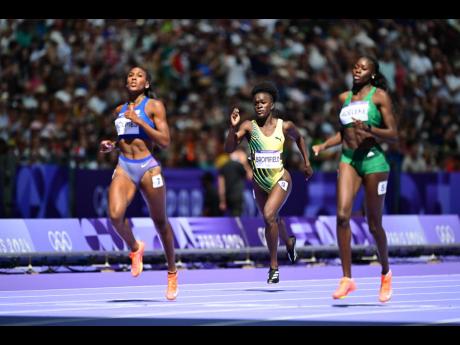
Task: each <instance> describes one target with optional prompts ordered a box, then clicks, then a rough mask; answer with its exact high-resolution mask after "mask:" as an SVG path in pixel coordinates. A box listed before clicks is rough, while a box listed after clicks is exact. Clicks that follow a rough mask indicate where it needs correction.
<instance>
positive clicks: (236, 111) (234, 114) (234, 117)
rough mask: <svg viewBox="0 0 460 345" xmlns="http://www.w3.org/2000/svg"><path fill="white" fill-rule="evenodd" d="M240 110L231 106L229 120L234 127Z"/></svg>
mask: <svg viewBox="0 0 460 345" xmlns="http://www.w3.org/2000/svg"><path fill="white" fill-rule="evenodd" d="M240 119H241V118H240V110H239V109H238V108H233V111H232V113H231V114H230V122H231V124H232V127H233V128H235V127H236V126H238V124H239V123H240Z"/></svg>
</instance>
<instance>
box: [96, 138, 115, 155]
mask: <svg viewBox="0 0 460 345" xmlns="http://www.w3.org/2000/svg"><path fill="white" fill-rule="evenodd" d="M114 148H115V145H114V144H113V142H112V141H111V140H102V141H101V143H100V145H99V150H100V151H101V152H102V153H109V152H111V151H112V150H113V149H114Z"/></svg>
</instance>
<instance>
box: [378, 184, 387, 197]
mask: <svg viewBox="0 0 460 345" xmlns="http://www.w3.org/2000/svg"><path fill="white" fill-rule="evenodd" d="M387 183H388V181H382V182H379V184H378V186H377V194H378V195H383V194H385V193H386V192H387Z"/></svg>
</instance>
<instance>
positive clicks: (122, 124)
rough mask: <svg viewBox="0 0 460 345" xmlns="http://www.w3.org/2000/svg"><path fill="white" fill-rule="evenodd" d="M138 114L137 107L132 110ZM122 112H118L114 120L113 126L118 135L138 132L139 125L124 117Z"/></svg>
mask: <svg viewBox="0 0 460 345" xmlns="http://www.w3.org/2000/svg"><path fill="white" fill-rule="evenodd" d="M134 112H135V113H136V115H137V116H139V113H140V111H139V110H138V109H137V110H135V111H134ZM123 115H124V113H120V114H119V115H118V116H119V117H118V118H117V119H116V120H115V127H116V129H117V134H118V135H126V134H139V126H138V125H136V124H135V123H134V122H132V121H131V120H128V119H127V118H125V117H124V116H123Z"/></svg>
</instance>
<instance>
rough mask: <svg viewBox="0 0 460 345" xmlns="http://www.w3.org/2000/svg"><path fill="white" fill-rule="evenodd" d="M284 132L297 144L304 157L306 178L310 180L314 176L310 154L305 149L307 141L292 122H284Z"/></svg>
mask: <svg viewBox="0 0 460 345" xmlns="http://www.w3.org/2000/svg"><path fill="white" fill-rule="evenodd" d="M283 132H284V133H286V134H287V135H288V136H289V137H290V138H291V139H292V140H294V141H295V143H296V144H297V147H298V148H299V151H300V154H301V155H302V157H303V161H304V169H303V170H304V173H305V177H306V179H307V180H308V179H309V178H310V177H311V176H312V175H313V169H312V167H311V165H310V160H309V159H308V153H307V150H306V149H305V140H304V138H303V136H302V135H301V134H300V132H299V130H298V129H297V127H296V126H295V125H294V123H293V122H292V121H284V122H283Z"/></svg>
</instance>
